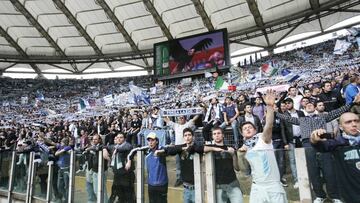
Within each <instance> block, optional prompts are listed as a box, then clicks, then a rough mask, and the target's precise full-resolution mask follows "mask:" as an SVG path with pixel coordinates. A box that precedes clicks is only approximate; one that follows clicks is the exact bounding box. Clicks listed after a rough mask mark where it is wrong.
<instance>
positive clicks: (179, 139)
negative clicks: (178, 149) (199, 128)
mask: <svg viewBox="0 0 360 203" xmlns="http://www.w3.org/2000/svg"><path fill="white" fill-rule="evenodd" d="M169 126H170V127H172V129H174V132H175V145H181V144H184V143H185V140H184V137H183V131H184V129H185V128H193V127H194V122H193V121H192V120H190V121H188V122H186V123H185V124H183V125H181V124H179V123H174V122H172V121H170V122H169Z"/></svg>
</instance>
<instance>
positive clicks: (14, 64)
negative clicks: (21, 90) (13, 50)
mask: <svg viewBox="0 0 360 203" xmlns="http://www.w3.org/2000/svg"><path fill="white" fill-rule="evenodd" d="M16 65H17V63H13V64H11V65H10V66H7V67H5V68H3V69H1V71H3V72H4V71H6V70H7V69H9V68H12V67H14V66H16Z"/></svg>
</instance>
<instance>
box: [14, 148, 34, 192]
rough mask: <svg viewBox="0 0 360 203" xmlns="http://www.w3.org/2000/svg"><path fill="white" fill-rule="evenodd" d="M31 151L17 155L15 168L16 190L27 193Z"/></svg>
mask: <svg viewBox="0 0 360 203" xmlns="http://www.w3.org/2000/svg"><path fill="white" fill-rule="evenodd" d="M29 159H30V153H19V154H17V155H16V163H15V170H14V189H13V191H14V192H18V193H24V194H25V193H26V187H27V178H28V173H29Z"/></svg>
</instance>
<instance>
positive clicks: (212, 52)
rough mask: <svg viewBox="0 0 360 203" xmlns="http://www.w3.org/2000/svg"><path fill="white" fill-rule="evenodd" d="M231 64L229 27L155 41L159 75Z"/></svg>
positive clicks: (155, 58)
mask: <svg viewBox="0 0 360 203" xmlns="http://www.w3.org/2000/svg"><path fill="white" fill-rule="evenodd" d="M229 64H230V56H229V43H228V38H227V30H226V29H221V30H216V31H212V32H207V33H202V34H197V35H193V36H189V37H184V38H179V39H174V40H170V41H166V42H160V43H156V44H154V68H155V76H157V77H164V76H180V75H184V73H190V74H186V75H192V73H193V74H196V73H199V72H203V71H204V70H207V69H214V68H219V69H221V68H222V67H223V66H226V65H229Z"/></svg>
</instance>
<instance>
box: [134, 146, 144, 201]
mask: <svg viewBox="0 0 360 203" xmlns="http://www.w3.org/2000/svg"><path fill="white" fill-rule="evenodd" d="M133 164H134V163H133ZM144 165H145V161H144V152H143V151H137V152H136V202H137V203H144Z"/></svg>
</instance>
